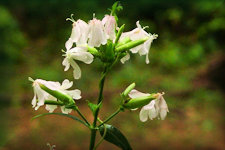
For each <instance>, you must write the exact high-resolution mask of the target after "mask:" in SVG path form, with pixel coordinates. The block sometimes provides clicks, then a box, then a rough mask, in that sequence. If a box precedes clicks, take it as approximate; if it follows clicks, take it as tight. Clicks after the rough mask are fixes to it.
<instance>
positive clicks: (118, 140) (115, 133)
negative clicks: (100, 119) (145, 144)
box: [99, 124, 132, 150]
mask: <svg viewBox="0 0 225 150" xmlns="http://www.w3.org/2000/svg"><path fill="white" fill-rule="evenodd" d="M99 132H100V134H101V136H102V137H103V138H104V140H106V141H108V142H110V143H112V144H114V145H116V146H118V147H120V148H121V149H122V150H132V148H131V146H130V144H129V142H128V140H127V139H126V137H125V136H124V135H123V134H122V133H121V132H120V130H119V129H117V128H116V127H114V126H112V125H109V124H104V125H102V126H100V127H99ZM105 132H106V133H105Z"/></svg>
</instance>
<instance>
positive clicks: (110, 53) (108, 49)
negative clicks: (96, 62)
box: [105, 40, 115, 62]
mask: <svg viewBox="0 0 225 150" xmlns="http://www.w3.org/2000/svg"><path fill="white" fill-rule="evenodd" d="M105 57H106V59H107V61H108V62H111V61H113V60H114V58H115V53H114V50H113V42H112V40H107V47H106V50H105Z"/></svg>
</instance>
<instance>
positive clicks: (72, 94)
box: [66, 89, 81, 100]
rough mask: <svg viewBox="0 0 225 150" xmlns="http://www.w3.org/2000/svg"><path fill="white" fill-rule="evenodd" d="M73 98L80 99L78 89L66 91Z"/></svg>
mask: <svg viewBox="0 0 225 150" xmlns="http://www.w3.org/2000/svg"><path fill="white" fill-rule="evenodd" d="M66 93H67V94H69V95H70V96H71V97H72V98H73V99H76V100H77V99H81V91H80V90H78V89H75V90H70V91H66Z"/></svg>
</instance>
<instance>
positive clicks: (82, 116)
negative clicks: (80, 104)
mask: <svg viewBox="0 0 225 150" xmlns="http://www.w3.org/2000/svg"><path fill="white" fill-rule="evenodd" d="M76 111H77V113H78V114H79V115H80V116H81V118H82V119H83V120H84V121H85V122H86V123H87V124H88V126H90V123H89V122H88V121H87V119H86V118H85V117H84V115H83V114H82V113H81V112H80V110H79V109H78V108H77V109H76Z"/></svg>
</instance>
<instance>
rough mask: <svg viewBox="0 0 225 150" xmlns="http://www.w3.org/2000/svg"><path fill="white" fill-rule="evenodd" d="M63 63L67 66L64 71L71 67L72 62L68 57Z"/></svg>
mask: <svg viewBox="0 0 225 150" xmlns="http://www.w3.org/2000/svg"><path fill="white" fill-rule="evenodd" d="M62 65H63V66H65V69H64V71H67V70H68V69H69V68H70V64H69V61H68V58H64V60H63V62H62Z"/></svg>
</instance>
